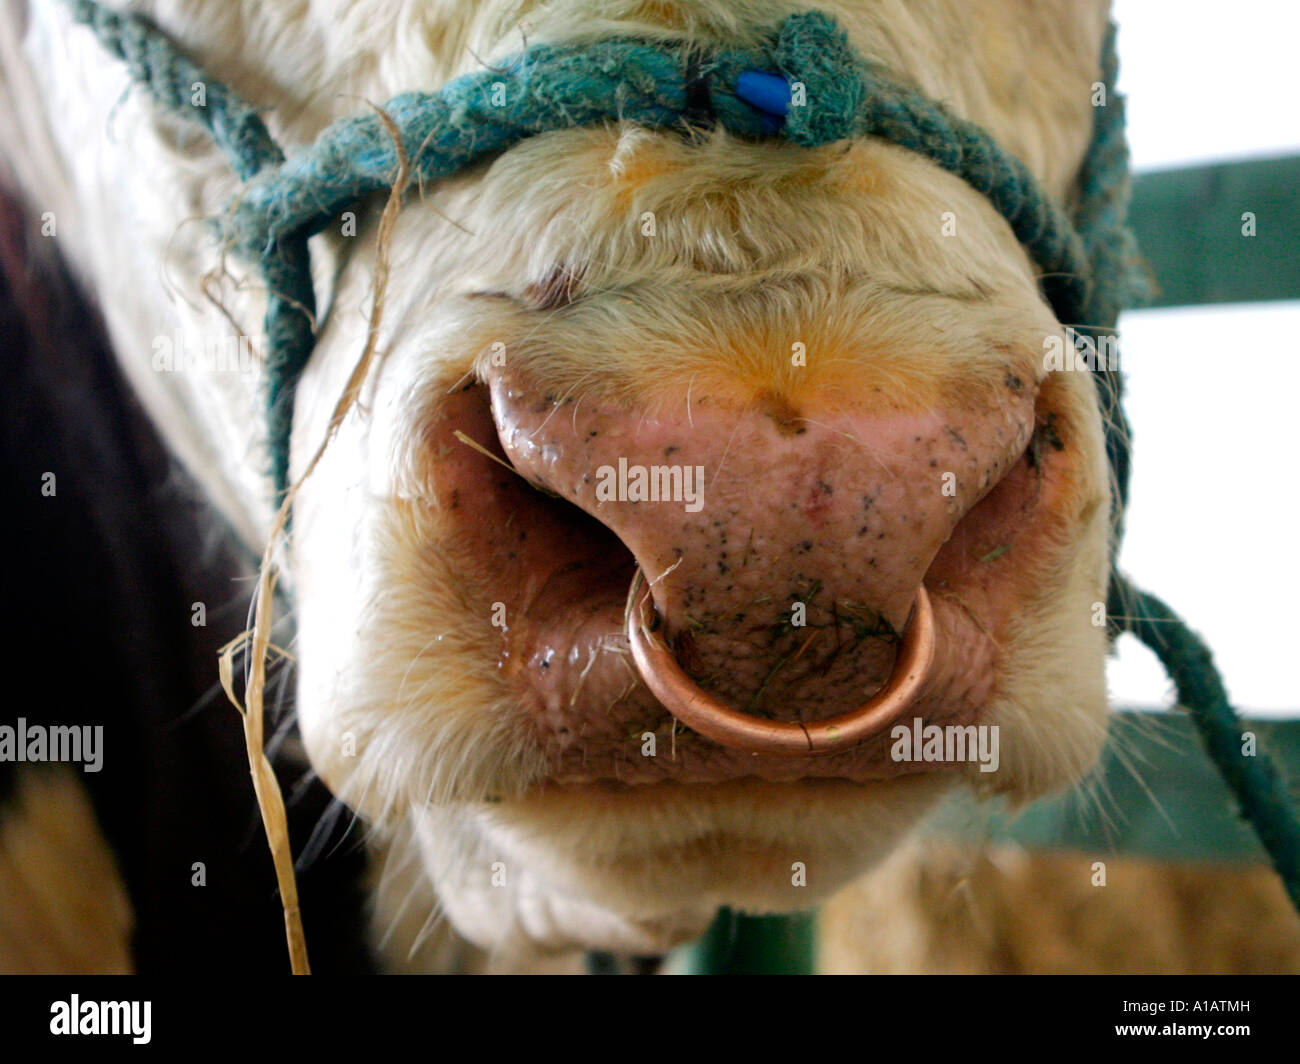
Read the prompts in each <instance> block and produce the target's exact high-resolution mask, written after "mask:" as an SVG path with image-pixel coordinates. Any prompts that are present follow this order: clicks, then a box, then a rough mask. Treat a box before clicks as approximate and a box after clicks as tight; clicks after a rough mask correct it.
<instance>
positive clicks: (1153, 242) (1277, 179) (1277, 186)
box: [1129, 155, 1300, 307]
mask: <svg viewBox="0 0 1300 1064" xmlns="http://www.w3.org/2000/svg"><path fill="white" fill-rule="evenodd" d="M1297 190H1300V155H1291V156H1287V157H1285V158H1279V159H1252V160H1248V161H1245V162H1230V163H1218V164H1213V165H1208V166H1196V167H1186V168H1183V169H1178V170H1157V171H1152V172H1150V173H1145V174H1139V175H1138V176H1137V177H1136V179H1135V180H1134V183H1133V203H1132V207H1131V208H1130V210H1129V220H1130V222H1131V224H1132V226H1133V230H1134V232H1136V233H1137V238H1138V246H1139V247H1140V248H1141V249H1142V254H1143V255H1144V256H1145V257H1146V260H1147V262H1148V263H1149V264H1150V266H1151V270H1152V273H1154V274H1155V279H1156V284H1157V286H1158V292H1157V294H1156V298H1155V300H1154V301H1153V303H1152V306H1157V307H1173V306H1200V305H1202V304H1205V303H1258V302H1261V301H1264V300H1273V299H1300V193H1298V192H1297ZM1251 233H1253V235H1249V234H1251Z"/></svg>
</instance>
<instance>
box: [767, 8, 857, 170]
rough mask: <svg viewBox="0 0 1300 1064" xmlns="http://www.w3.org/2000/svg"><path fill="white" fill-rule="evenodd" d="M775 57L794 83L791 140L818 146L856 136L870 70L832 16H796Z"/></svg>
mask: <svg viewBox="0 0 1300 1064" xmlns="http://www.w3.org/2000/svg"><path fill="white" fill-rule="evenodd" d="M773 59H774V60H775V62H776V67H777V69H778V70H780V71H781V73H782V74H783V75H785V77H786V79H787V80H788V81H789V82H790V89H791V92H790V106H789V110H788V111H787V112H786V119H785V130H784V132H785V136H786V137H787V138H788V139H790V140H792V141H794V142H795V143H796V144H801V145H803V146H804V147H805V148H815V147H818V146H820V145H822V144H830V143H831V142H833V141H837V140H844V139H845V138H847V137H852V136H854V135H855V133H856V132H857V118H858V111H859V108H860V107H861V105H862V99H863V96H864V94H865V86H864V73H865V71H864V69H863V65H862V63H861V62H860V61H859V60H858V58H857V56H856V55H854V53H853V49H852V48H851V47H850V46H849V37H848V34H847V33H845V32H844V30H843V29H841V28H840V26H839V25H838V24H837V23H836V22H835V20H834V19H833V18H831V17H830V16H829V15H827V14H825V13H823V12H821V11H805V12H801V13H800V14H797V15H791V16H790V17H789V18H787V19H786V20H785V21H784V22H783V23H782V24H781V31H780V34H779V36H778V37H777V42H776V47H775V49H774V51H773Z"/></svg>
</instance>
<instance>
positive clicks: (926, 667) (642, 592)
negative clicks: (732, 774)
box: [627, 567, 934, 757]
mask: <svg viewBox="0 0 1300 1064" xmlns="http://www.w3.org/2000/svg"><path fill="white" fill-rule="evenodd" d="M627 601H628V608H627V638H628V642H629V643H630V644H631V646H632V658H633V660H635V661H636V665H637V669H638V670H639V671H640V673H641V678H642V679H643V680H644V681H645V684H646V686H647V687H648V688H650V691H651V693H652V694H653V695H654V696H655V697H656V698H657V699H659V701H660V702H662V703H663V705H664V707H665V708H666V709H667V710H668V711H669V712H670V713H671V714H672V715H673V716H674V717H676V718H677V719H678V720H680V721H681V722H682V723H683V724H685V725H686V726H687V727H688V728H691V729H692V730H693V731H696V732H698V733H699V734H701V735H704V736H707V737H708V738H710V739H712V740H713V741H714V742H717V743H721V744H722V745H723V746H727V747H730V748H732V749H733V750H745V751H749V752H751V753H756V754H768V755H770V756H773V757H808V756H810V755H817V754H833V753H836V752H838V751H841V750H846V749H848V748H849V747H851V746H854V745H856V744H857V743H859V742H861V741H862V740H863V739H865V738H867V736H869V735H872V734H874V733H875V732H877V731H879V730H880V729H881V728H883V727H884V726H885V725H886V724H888V723H889V722H890V721H891V720H893V719H894V718H895V717H897V716H898V715H899V714H900V713H901V712H902V711H903V710H904V709H906V708H907V706H908V705H909V704H910V703H911V702H912V700H913V699H914V698H915V697H916V695H917V692H918V691H919V690H920V687H921V684H922V683H923V682H924V681H925V678H926V675H927V674H928V673H929V671H930V664H931V662H932V661H933V660H934V614H933V612H932V611H931V608H930V597H929V595H927V594H926V591H925V588H924V587H919V588H917V592H916V602H915V604H914V606H913V608H912V615H911V618H910V620H909V622H908V624H907V626H906V627H905V628H904V630H903V642H902V646H900V647H899V649H898V656H897V658H896V659H895V660H894V671H893V673H892V675H891V676H890V677H889V682H888V683H887V684H885V686H884V687H883V688H882V689H881V690H880V691H879V692H877V694H876V695H875V696H874V697H873V698H871V699H870V701H868V702H866V703H865V704H863V705H862V706H859V707H858V708H857V709H854V710H850V711H849V712H848V713H842V714H841V715H840V716H838V717H831V718H829V719H827V720H819V721H813V722H812V723H809V724H801V723H798V722H793V723H786V722H783V721H774V720H764V719H763V718H761V717H754V716H751V715H750V714H748V713H740V712H738V711H737V710H734V709H732V708H731V707H730V706H727V705H724V704H723V703H721V702H719V701H718V700H717V699H716V698H714V697H712V696H711V695H709V694H706V693H705V692H704V691H702V690H700V688H699V687H698V686H697V685H696V684H695V682H694V681H693V680H692V679H691V678H690V677H689V676H687V675H686V673H685V672H684V671H683V670H682V667H681V666H680V665H678V664H677V659H676V658H675V657H673V653H672V651H671V650H670V649H669V648H668V647H667V646H666V645H665V644H664V642H663V640H662V639H660V638H659V635H658V633H657V631H656V630H655V629H656V627H657V625H656V618H655V613H654V603H653V600H652V599H651V597H650V586H649V584H647V583H646V580H645V576H644V574H643V573H642V572H641V569H640V568H639V567H638V568H637V571H636V576H635V577H634V578H633V580H632V589H631V591H630V592H629V593H628V600H627Z"/></svg>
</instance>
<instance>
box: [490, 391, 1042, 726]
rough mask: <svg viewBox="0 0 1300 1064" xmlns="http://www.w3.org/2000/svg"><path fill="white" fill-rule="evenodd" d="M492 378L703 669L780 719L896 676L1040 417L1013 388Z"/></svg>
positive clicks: (697, 672) (679, 654)
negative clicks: (930, 390)
mask: <svg viewBox="0 0 1300 1064" xmlns="http://www.w3.org/2000/svg"><path fill="white" fill-rule="evenodd" d="M491 388H492V407H493V414H494V417H495V419H496V422H497V428H498V432H499V434H500V438H501V443H502V446H503V448H504V450H505V452H506V454H507V455H508V456H509V458H510V460H511V461H512V462H513V463H514V465H515V466H516V468H517V469H519V471H520V472H522V473H523V474H524V475H525V476H527V477H528V478H530V479H532V480H534V481H536V482H537V483H540V484H541V485H543V486H545V487H546V488H548V489H549V490H551V491H553V492H555V493H556V494H558V495H559V496H561V497H562V498H563V499H565V500H567V501H568V502H570V503H572V504H574V505H576V506H578V507H580V508H581V509H583V510H585V511H587V512H588V513H590V514H591V515H593V516H594V517H596V518H597V519H598V520H600V521H601V522H603V523H604V524H605V525H607V526H608V527H609V528H610V529H612V530H613V532H614V533H615V534H616V535H617V536H618V537H619V539H620V540H621V541H622V542H623V544H624V545H625V546H626V547H627V549H628V550H629V551H630V552H631V554H632V555H633V557H634V558H635V559H636V561H637V563H638V564H639V565H640V567H641V569H642V571H643V572H644V574H645V577H646V580H647V581H648V583H649V585H650V591H651V594H652V596H653V602H654V606H655V608H656V611H657V613H658V616H659V618H660V620H661V626H660V629H659V633H658V635H659V637H660V638H662V639H663V640H664V641H665V643H666V645H667V646H668V647H670V648H671V649H672V651H673V654H674V656H675V658H676V660H677V662H678V663H679V664H680V666H681V669H682V670H683V671H684V672H685V674H686V675H687V676H688V677H689V678H690V679H691V680H692V681H693V682H694V683H695V684H696V685H698V687H699V688H700V689H701V690H702V691H703V692H705V693H707V694H708V695H710V696H712V697H715V698H717V699H718V700H720V701H721V702H724V703H726V704H727V705H729V706H731V707H733V708H734V709H735V710H738V711H740V712H741V713H744V714H748V715H751V716H754V717H757V718H765V719H767V720H771V721H803V722H811V721H818V720H824V719H826V718H828V717H835V716H838V715H841V714H844V713H845V712H847V711H850V710H853V709H854V708H855V707H858V706H860V705H862V703H863V701H864V699H865V698H869V697H871V696H872V695H874V694H875V693H876V692H878V691H879V690H880V689H881V688H882V687H884V686H885V685H886V683H887V682H888V681H889V680H890V676H891V672H892V670H893V668H894V665H895V658H896V656H897V654H898V651H899V649H900V646H901V645H902V639H901V636H902V634H903V632H904V628H905V626H906V624H907V622H908V618H909V614H910V613H911V611H912V610H913V607H914V604H915V603H916V601H917V597H918V589H919V588H920V587H921V586H922V584H923V580H924V578H925V575H926V571H927V569H928V568H929V567H930V564H931V562H932V561H933V560H934V558H935V555H936V554H937V553H938V551H939V549H940V547H941V546H942V545H943V544H944V542H945V541H946V540H947V539H948V537H949V536H950V535H951V533H952V531H953V529H954V528H955V527H956V525H957V523H958V521H960V519H961V518H962V517H963V516H964V515H965V514H966V513H967V512H968V511H969V510H970V509H971V507H972V506H974V504H975V503H976V502H977V501H978V500H979V499H980V498H982V497H983V496H984V495H985V494H986V493H987V492H988V491H989V489H990V488H992V487H993V485H994V484H996V483H997V482H998V481H999V480H1000V479H1001V478H1002V477H1003V476H1004V475H1005V474H1006V473H1007V472H1008V471H1009V470H1010V469H1011V468H1012V466H1013V464H1014V463H1015V461H1016V459H1017V458H1018V457H1019V456H1020V455H1021V454H1022V453H1023V452H1024V450H1025V447H1026V445H1027V444H1028V442H1029V438H1030V435H1031V433H1032V431H1033V426H1034V413H1033V399H1032V397H1031V396H1028V395H1021V394H1018V393H1016V392H1012V391H1008V393H1007V395H1006V397H1005V399H1004V400H1001V401H999V402H997V403H995V404H993V405H989V406H986V407H984V408H981V409H978V410H951V411H939V410H936V411H928V412H924V413H899V412H894V411H888V410H884V409H881V410H877V411H873V410H872V409H870V407H869V406H868V405H867V404H866V403H861V404H858V405H857V407H856V409H854V410H853V411H852V412H843V410H841V411H840V412H835V411H831V410H828V409H825V408H818V407H813V406H796V405H795V404H793V403H791V402H790V401H788V400H785V399H783V398H781V397H779V396H775V395H772V394H767V395H761V396H758V397H756V398H754V399H753V400H751V401H749V402H746V403H738V402H736V401H734V400H729V401H726V402H723V401H715V400H711V399H710V398H709V397H707V396H699V395H696V396H693V397H691V399H690V401H689V405H688V403H687V400H686V397H685V396H684V395H683V397H682V399H681V401H680V402H678V403H674V404H665V405H661V406H658V407H656V408H654V409H630V408H627V407H624V406H620V405H617V404H615V403H612V402H601V401H596V400H593V399H592V398H591V397H584V398H583V399H582V400H581V401H577V400H576V399H574V398H562V397H551V396H546V395H544V394H543V393H542V391H541V390H540V389H539V388H537V387H536V386H535V385H534V384H533V383H532V382H531V381H530V380H529V379H528V377H527V375H526V374H525V373H523V372H521V371H519V370H518V369H510V370H507V371H505V372H504V373H502V374H501V375H499V376H497V377H496V378H495V379H493V380H492V382H491ZM847 405H848V404H847V403H846V404H845V406H847ZM670 708H671V707H670Z"/></svg>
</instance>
